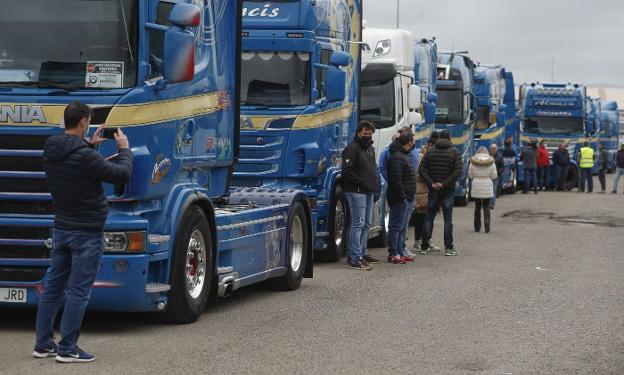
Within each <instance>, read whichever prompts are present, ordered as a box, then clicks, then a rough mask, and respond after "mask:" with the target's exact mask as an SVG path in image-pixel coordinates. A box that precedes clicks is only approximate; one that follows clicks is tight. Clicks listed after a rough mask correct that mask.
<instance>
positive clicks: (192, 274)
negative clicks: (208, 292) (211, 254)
mask: <svg viewBox="0 0 624 375" xmlns="http://www.w3.org/2000/svg"><path fill="white" fill-rule="evenodd" d="M206 258H207V251H206V242H205V241H204V236H203V235H202V233H201V232H200V231H199V230H195V231H194V232H193V233H192V234H191V238H189V242H188V246H187V248H186V270H185V271H186V272H185V273H186V290H187V291H188V293H189V295H190V296H191V298H193V299H195V298H197V297H199V295H200V294H201V292H202V289H203V288H204V283H205V282H206Z"/></svg>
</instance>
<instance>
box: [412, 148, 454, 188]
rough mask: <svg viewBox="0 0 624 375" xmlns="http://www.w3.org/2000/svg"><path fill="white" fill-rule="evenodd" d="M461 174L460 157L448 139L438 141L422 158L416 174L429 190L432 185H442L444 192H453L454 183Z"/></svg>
mask: <svg viewBox="0 0 624 375" xmlns="http://www.w3.org/2000/svg"><path fill="white" fill-rule="evenodd" d="M461 172H462V157H461V155H460V154H459V151H457V149H456V148H455V147H453V144H452V143H451V141H449V140H448V139H444V138H442V139H439V140H438V141H437V142H436V144H435V146H434V147H432V148H431V149H430V150H429V151H427V153H426V154H425V156H424V157H423V160H422V162H420V166H419V167H418V173H420V175H421V176H422V178H424V179H425V181H427V185H428V186H429V188H431V185H433V184H434V183H438V182H440V183H442V185H444V186H443V187H442V189H444V190H455V182H456V181H457V179H458V178H459V176H460V175H461Z"/></svg>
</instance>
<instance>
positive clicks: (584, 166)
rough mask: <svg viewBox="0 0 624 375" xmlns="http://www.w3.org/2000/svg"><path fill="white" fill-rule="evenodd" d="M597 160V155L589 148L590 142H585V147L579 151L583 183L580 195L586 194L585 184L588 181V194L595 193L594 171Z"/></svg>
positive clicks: (580, 186) (580, 187)
mask: <svg viewBox="0 0 624 375" xmlns="http://www.w3.org/2000/svg"><path fill="white" fill-rule="evenodd" d="M595 159H596V154H595V153H594V149H593V148H591V147H589V142H588V141H585V142H583V147H581V150H580V151H579V158H578V163H579V167H580V168H581V181H580V183H579V189H578V192H579V193H584V192H585V182H586V181H587V192H588V193H591V192H592V191H594V177H593V175H592V171H593V169H594V160H595Z"/></svg>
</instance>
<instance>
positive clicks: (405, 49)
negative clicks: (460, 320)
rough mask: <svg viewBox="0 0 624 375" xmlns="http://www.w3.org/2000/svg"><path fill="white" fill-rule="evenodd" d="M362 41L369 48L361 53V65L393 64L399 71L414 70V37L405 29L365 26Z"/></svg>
mask: <svg viewBox="0 0 624 375" xmlns="http://www.w3.org/2000/svg"><path fill="white" fill-rule="evenodd" d="M363 40H364V43H366V44H367V45H368V47H369V48H370V49H365V50H364V51H363V53H362V67H365V66H366V65H367V64H376V63H384V64H394V65H395V66H396V68H397V70H399V71H409V72H413V71H414V53H413V49H414V38H413V36H412V33H411V32H409V31H407V30H400V29H399V30H397V29H375V28H369V27H367V28H365V29H364V31H363Z"/></svg>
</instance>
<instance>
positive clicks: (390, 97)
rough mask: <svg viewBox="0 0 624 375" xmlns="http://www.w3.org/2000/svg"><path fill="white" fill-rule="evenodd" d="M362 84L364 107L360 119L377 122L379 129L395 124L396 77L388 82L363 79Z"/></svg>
mask: <svg viewBox="0 0 624 375" xmlns="http://www.w3.org/2000/svg"><path fill="white" fill-rule="evenodd" d="M360 84H361V87H360V89H361V92H362V107H361V110H360V119H362V120H367V121H370V122H372V123H373V124H375V126H376V127H377V128H378V129H382V128H389V127H391V126H394V124H395V117H394V115H395V112H396V104H395V101H394V98H395V90H394V79H391V80H389V81H387V82H383V83H382V82H377V81H363V82H361V83H360Z"/></svg>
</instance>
